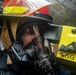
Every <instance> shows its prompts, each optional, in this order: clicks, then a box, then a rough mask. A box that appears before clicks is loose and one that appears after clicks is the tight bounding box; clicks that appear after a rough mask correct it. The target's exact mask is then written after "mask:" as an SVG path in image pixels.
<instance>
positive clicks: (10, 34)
mask: <svg viewBox="0 0 76 75" xmlns="http://www.w3.org/2000/svg"><path fill="white" fill-rule="evenodd" d="M10 23H11V21H10V20H6V25H7V29H8V33H9V37H10V39H11V42H12V43H13V42H14V41H15V39H14V37H13V34H12V30H11V24H10Z"/></svg>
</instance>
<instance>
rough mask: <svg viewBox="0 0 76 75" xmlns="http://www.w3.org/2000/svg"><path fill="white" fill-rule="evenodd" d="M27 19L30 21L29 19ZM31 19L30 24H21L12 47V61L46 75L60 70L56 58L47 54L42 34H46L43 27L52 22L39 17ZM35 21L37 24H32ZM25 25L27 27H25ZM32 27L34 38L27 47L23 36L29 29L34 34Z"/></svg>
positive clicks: (10, 53) (10, 54)
mask: <svg viewBox="0 0 76 75" xmlns="http://www.w3.org/2000/svg"><path fill="white" fill-rule="evenodd" d="M39 16H41V15H39ZM44 17H45V16H44ZM26 18H27V19H28V18H29V17H26ZM31 18H33V17H30V23H29V22H28V21H29V20H27V19H26V20H27V22H26V21H25V20H22V21H21V22H20V23H19V25H18V26H19V27H18V29H17V35H16V36H17V38H16V42H14V43H13V45H12V46H11V47H10V50H9V56H10V58H11V59H12V62H13V63H17V64H19V65H21V66H22V65H23V66H24V65H25V67H28V65H29V64H31V65H33V66H34V67H35V69H36V70H38V71H39V72H42V73H44V74H46V73H51V72H55V71H57V70H58V64H57V61H56V60H55V56H54V55H53V54H52V53H51V54H48V53H45V47H44V37H43V34H42V32H43V33H44V31H45V28H46V27H44V26H42V25H45V24H48V23H47V22H50V20H47V19H43V18H38V17H37V18H36V19H34V18H33V19H31ZM34 20H35V21H36V22H32V21H34ZM41 21H42V22H41ZM44 21H45V22H44ZM25 24H27V25H26V26H25ZM30 27H31V28H32V30H33V34H34V38H33V39H32V41H30V43H28V44H26V45H25V44H24V43H23V40H22V37H21V36H22V33H23V32H24V31H25V29H28V32H30V33H29V34H32V33H31V32H32V31H30ZM26 31H27V30H26ZM29 44H31V45H29ZM27 46H28V47H27ZM26 47H27V48H26Z"/></svg>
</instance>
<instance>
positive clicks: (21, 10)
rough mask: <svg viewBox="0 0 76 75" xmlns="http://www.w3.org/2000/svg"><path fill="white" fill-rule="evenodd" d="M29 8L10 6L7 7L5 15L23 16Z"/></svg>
mask: <svg viewBox="0 0 76 75" xmlns="http://www.w3.org/2000/svg"><path fill="white" fill-rule="evenodd" d="M28 9H29V8H27V7H22V6H9V7H5V8H4V11H3V13H19V14H22V13H24V12H26V11H27V10H28Z"/></svg>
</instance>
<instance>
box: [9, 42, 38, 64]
mask: <svg viewBox="0 0 76 75" xmlns="http://www.w3.org/2000/svg"><path fill="white" fill-rule="evenodd" d="M35 49H36V48H35V47H33V48H30V49H26V50H24V49H23V48H22V46H21V44H20V43H19V42H14V43H13V45H12V46H11V47H10V50H9V56H10V58H11V60H12V62H13V63H20V64H21V63H22V64H23V63H24V64H25V63H26V64H25V65H27V64H28V63H32V62H33V61H34V60H35V59H36V54H37V53H36V50H35Z"/></svg>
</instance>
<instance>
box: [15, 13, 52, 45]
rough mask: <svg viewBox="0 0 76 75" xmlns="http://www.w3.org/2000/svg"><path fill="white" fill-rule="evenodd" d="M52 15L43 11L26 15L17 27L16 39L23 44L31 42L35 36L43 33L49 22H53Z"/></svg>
mask: <svg viewBox="0 0 76 75" xmlns="http://www.w3.org/2000/svg"><path fill="white" fill-rule="evenodd" d="M52 20H53V19H52V17H51V16H49V15H45V14H42V13H35V14H34V16H26V17H25V18H24V19H22V20H21V21H20V22H19V24H18V27H17V32H16V40H17V41H22V43H23V46H26V45H27V44H29V43H30V42H31V41H32V40H33V39H34V38H35V37H37V36H39V35H43V33H44V30H45V28H46V27H47V26H48V23H52Z"/></svg>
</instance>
